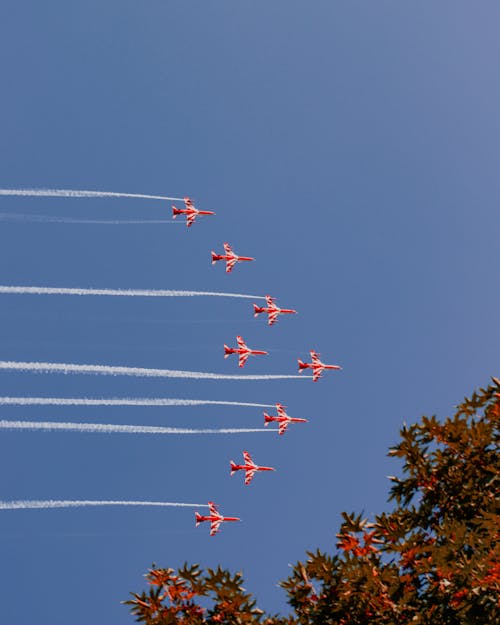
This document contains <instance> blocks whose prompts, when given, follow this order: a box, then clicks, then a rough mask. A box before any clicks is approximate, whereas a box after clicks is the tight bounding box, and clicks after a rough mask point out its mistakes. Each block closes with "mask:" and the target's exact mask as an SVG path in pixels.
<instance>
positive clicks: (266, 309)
mask: <svg viewBox="0 0 500 625" xmlns="http://www.w3.org/2000/svg"><path fill="white" fill-rule="evenodd" d="M275 302H276V298H275V297H271V296H270V295H266V303H267V306H257V304H254V305H253V310H254V314H253V316H254V317H258V315H260V313H267V314H268V315H269V317H268V320H267V323H268V325H270V326H272V325H273V323H276V321H278V315H281V314H285V313H286V314H292V313H293V314H296V313H297V311H296V310H292V309H291V308H280V307H279V306H277V305H276V303H275Z"/></svg>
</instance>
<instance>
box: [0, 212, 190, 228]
mask: <svg viewBox="0 0 500 625" xmlns="http://www.w3.org/2000/svg"><path fill="white" fill-rule="evenodd" d="M0 221H22V222H28V221H32V222H36V223H52V224H98V225H101V224H103V225H109V226H119V225H135V224H175V225H177V226H179V225H183V224H182V222H180V221H174V220H173V219H66V218H64V217H50V216H49V215H27V214H21V213H0Z"/></svg>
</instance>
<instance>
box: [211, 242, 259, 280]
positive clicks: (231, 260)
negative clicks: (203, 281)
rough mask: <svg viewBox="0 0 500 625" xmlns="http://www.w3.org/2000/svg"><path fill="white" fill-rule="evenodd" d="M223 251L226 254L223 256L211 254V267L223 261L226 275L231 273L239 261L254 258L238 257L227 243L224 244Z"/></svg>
mask: <svg viewBox="0 0 500 625" xmlns="http://www.w3.org/2000/svg"><path fill="white" fill-rule="evenodd" d="M224 251H225V252H226V253H225V254H216V253H215V252H212V265H214V264H215V263H216V262H217V261H218V260H225V261H226V273H231V271H232V270H233V267H234V266H235V265H236V263H239V262H240V261H243V260H255V258H251V257H250V256H238V255H237V254H235V253H234V252H233V250H232V248H231V246H230V245H229V243H224Z"/></svg>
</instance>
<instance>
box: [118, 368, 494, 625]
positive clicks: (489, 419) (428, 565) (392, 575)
mask: <svg viewBox="0 0 500 625" xmlns="http://www.w3.org/2000/svg"><path fill="white" fill-rule="evenodd" d="M499 425H500V381H499V380H497V379H496V378H493V385H491V386H489V387H488V388H486V389H480V390H479V391H478V392H475V393H474V394H473V395H472V397H471V398H470V399H467V398H466V399H465V400H464V401H463V402H462V403H461V404H460V405H459V406H458V407H457V410H456V412H455V415H454V416H453V417H452V418H447V419H446V420H445V421H444V422H443V423H440V422H439V421H438V420H437V419H436V417H430V418H428V417H422V419H421V420H420V422H419V423H416V424H414V425H411V426H409V427H407V426H405V427H403V429H402V430H401V432H400V436H401V441H400V442H399V444H398V445H396V446H395V447H393V448H391V449H390V450H389V456H392V457H395V458H399V459H400V460H401V461H402V462H403V467H402V472H403V476H402V477H401V478H398V477H391V478H390V479H391V480H392V487H391V490H390V494H389V501H392V502H394V509H393V510H392V511H391V512H388V513H383V514H380V515H378V516H376V517H375V519H373V520H371V521H369V520H367V519H363V518H362V517H361V516H360V515H355V514H347V513H343V519H344V520H343V523H342V524H341V527H340V531H339V533H338V534H337V537H338V543H337V552H336V553H335V554H333V555H329V554H326V553H322V552H320V551H317V552H315V553H308V554H307V559H306V561H305V562H298V563H297V564H296V565H295V566H294V568H293V572H292V574H291V575H290V577H288V579H286V580H285V581H283V582H282V583H281V586H282V587H283V588H284V589H285V590H286V592H287V595H288V602H289V604H290V606H291V607H292V608H293V611H294V613H293V615H291V616H289V617H279V616H266V615H264V613H263V612H262V611H261V610H259V609H258V608H257V607H256V602H255V601H254V599H252V596H251V595H250V594H247V593H246V591H245V590H244V589H243V588H242V585H241V584H242V578H241V575H240V574H238V573H237V574H235V575H234V576H232V575H231V574H230V573H229V572H227V571H223V570H221V569H217V570H216V571H213V570H210V569H208V571H207V572H206V573H202V572H201V571H200V570H199V568H198V567H197V566H196V565H195V566H193V567H187V566H186V565H185V566H184V567H183V568H181V569H179V570H178V571H177V573H174V571H173V569H161V568H156V567H155V566H153V568H152V569H151V570H150V571H149V573H148V575H147V579H148V582H149V584H150V589H149V592H143V593H142V594H141V595H138V594H133V595H132V596H133V598H132V599H131V600H129V601H126V602H125V603H127V604H128V605H131V606H132V609H131V611H132V614H133V615H134V616H135V617H136V618H137V621H140V622H143V623H146V624H147V625H170V624H174V623H182V624H184V625H201V624H205V623H206V624H210V625H212V624H215V623H224V624H228V625H231V624H246V623H252V624H254V623H255V624H256V623H260V624H262V625H368V624H370V625H372V624H373V625H379V624H380V625H396V624H397V625H399V624H405V623H411V624H412V625H436V624H438V625H499V624H500V557H499V556H500V550H499V547H498V538H499V533H500V522H499V521H500V514H499V512H500V506H499V498H498V495H499V488H498V487H499V481H500V479H499V468H500V462H499V456H498V443H499ZM201 597H208V598H209V599H210V600H211V607H210V608H202V607H201V606H200V605H199V603H197V601H198V600H199V599H200V598H201Z"/></svg>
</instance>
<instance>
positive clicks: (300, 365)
mask: <svg viewBox="0 0 500 625" xmlns="http://www.w3.org/2000/svg"><path fill="white" fill-rule="evenodd" d="M298 361H299V373H302V371H304V369H307V365H306V363H305V362H302V360H300V358H298Z"/></svg>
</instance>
